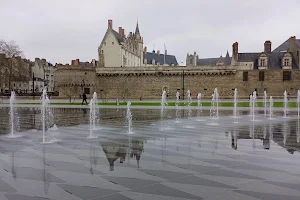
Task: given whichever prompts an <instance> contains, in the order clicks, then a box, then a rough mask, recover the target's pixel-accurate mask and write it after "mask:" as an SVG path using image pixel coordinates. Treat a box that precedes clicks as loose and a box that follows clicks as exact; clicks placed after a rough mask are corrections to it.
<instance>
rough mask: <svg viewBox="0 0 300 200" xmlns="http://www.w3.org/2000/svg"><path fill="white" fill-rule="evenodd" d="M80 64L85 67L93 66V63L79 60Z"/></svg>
mask: <svg viewBox="0 0 300 200" xmlns="http://www.w3.org/2000/svg"><path fill="white" fill-rule="evenodd" d="M79 65H80V66H84V67H93V63H90V62H89V63H86V62H79Z"/></svg>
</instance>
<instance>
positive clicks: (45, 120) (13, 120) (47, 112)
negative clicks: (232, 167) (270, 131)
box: [9, 88, 300, 143]
mask: <svg viewBox="0 0 300 200" xmlns="http://www.w3.org/2000/svg"><path fill="white" fill-rule="evenodd" d="M283 96H284V101H283V103H284V108H283V113H284V114H283V117H284V118H286V117H287V107H288V98H287V92H286V91H284V94H283ZM201 97H202V95H201V93H198V94H197V100H198V101H197V106H198V114H197V115H198V116H200V113H201V111H202V103H201ZM237 97H238V91H237V89H236V88H235V90H234V100H233V104H234V107H233V117H235V118H238V111H237V104H238V101H237ZM179 98H180V95H179V92H177V93H176V102H175V106H176V122H178V121H179V110H180V107H179ZM256 100H257V94H256V91H254V92H253V93H252V94H251V95H250V106H249V107H250V115H251V116H252V120H253V121H254V120H255V113H256V107H257V102H256ZM49 103H50V100H49V98H48V96H47V92H46V88H45V89H43V93H42V96H41V122H42V133H43V143H48V142H53V141H55V139H52V141H51V140H49V141H46V131H47V130H48V129H50V128H56V125H55V124H54V116H53V114H52V112H51V109H50V106H49ZM263 103H264V115H265V116H267V104H268V103H267V92H266V91H265V92H264V100H263ZM15 104H16V94H15V92H14V91H12V93H11V97H10V111H9V115H10V130H11V135H10V136H9V137H11V138H17V137H21V136H19V135H15V134H14V133H15V132H17V131H19V130H20V126H19V117H18V114H17V110H16V107H15ZM191 104H192V97H191V92H190V90H188V92H187V108H188V116H189V117H191V112H192V111H191ZM299 104H300V90H298V92H297V107H298V117H299V113H300V112H299V111H300V110H299ZM89 106H90V120H89V121H90V125H89V126H90V127H89V129H90V134H89V136H88V138H90V139H91V138H96V137H97V136H95V135H94V134H93V130H97V129H99V127H97V124H98V123H99V119H100V118H99V107H98V99H97V93H96V92H94V94H93V96H92V99H91V101H90V104H89ZM130 106H131V102H129V101H128V102H127V111H126V119H127V123H128V133H129V134H132V133H133V132H132V114H131V110H130ZM166 106H168V103H167V92H166V91H165V90H163V92H162V98H161V123H162V122H163V118H164V111H165V107H166ZM273 106H274V102H273V98H272V96H270V98H269V118H270V119H272V115H273ZM210 116H211V117H212V118H213V119H217V118H218V117H219V93H218V89H217V88H215V89H214V93H213V95H212V99H211V108H210Z"/></svg>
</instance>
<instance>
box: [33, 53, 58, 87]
mask: <svg viewBox="0 0 300 200" xmlns="http://www.w3.org/2000/svg"><path fill="white" fill-rule="evenodd" d="M55 71H56V67H55V66H53V65H52V64H51V63H49V62H47V61H46V59H40V58H35V61H34V65H33V66H32V73H33V74H34V88H35V92H42V91H43V89H44V87H45V86H47V91H48V92H55V80H54V72H55ZM33 74H32V76H33ZM32 84H33V82H32V81H30V82H29V87H30V90H31V91H32V87H33V85H32Z"/></svg>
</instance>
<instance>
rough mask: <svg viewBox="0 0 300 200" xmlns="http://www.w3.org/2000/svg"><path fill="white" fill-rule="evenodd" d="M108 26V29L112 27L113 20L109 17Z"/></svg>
mask: <svg viewBox="0 0 300 200" xmlns="http://www.w3.org/2000/svg"><path fill="white" fill-rule="evenodd" d="M108 28H109V29H112V28H113V21H112V20H111V19H109V20H108Z"/></svg>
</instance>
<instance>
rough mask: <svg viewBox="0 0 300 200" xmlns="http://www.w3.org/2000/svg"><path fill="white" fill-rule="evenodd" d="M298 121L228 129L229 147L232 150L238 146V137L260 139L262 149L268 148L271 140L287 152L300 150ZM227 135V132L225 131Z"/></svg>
mask: <svg viewBox="0 0 300 200" xmlns="http://www.w3.org/2000/svg"><path fill="white" fill-rule="evenodd" d="M299 126H300V124H299V120H298V121H284V122H282V123H278V124H263V125H254V124H251V125H249V126H241V127H239V128H233V129H231V130H230V131H229V133H230V135H231V147H232V148H233V149H234V150H237V148H238V140H239V139H247V140H249V141H250V140H252V141H253V145H254V146H255V141H257V140H261V141H262V144H263V148H264V149H270V141H271V140H273V141H274V142H275V143H277V144H278V145H279V146H281V147H283V148H285V149H286V150H287V151H288V152H289V153H291V154H293V153H294V152H295V151H300V143H299V140H300V129H299ZM226 135H228V132H226Z"/></svg>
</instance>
